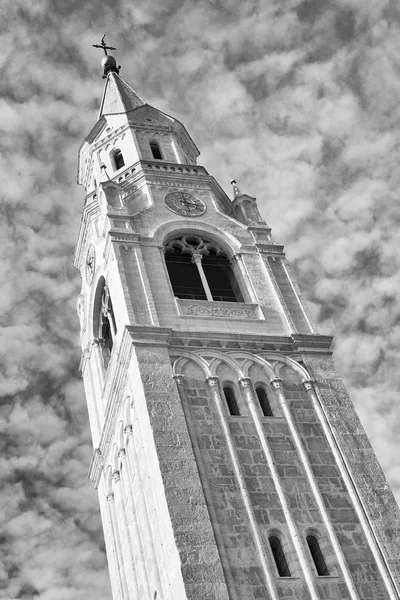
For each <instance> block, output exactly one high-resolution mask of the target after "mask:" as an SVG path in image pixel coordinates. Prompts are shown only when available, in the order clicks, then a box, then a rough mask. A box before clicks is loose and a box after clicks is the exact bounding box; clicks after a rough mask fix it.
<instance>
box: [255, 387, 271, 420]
mask: <svg viewBox="0 0 400 600" xmlns="http://www.w3.org/2000/svg"><path fill="white" fill-rule="evenodd" d="M256 394H257V398H258V401H259V403H260V407H261V410H262V413H263V415H264V417H273V416H274V413H273V412H272V409H271V405H270V403H269V400H268V396H267V392H266V391H265V389H264V388H263V387H261V386H259V387H256Z"/></svg>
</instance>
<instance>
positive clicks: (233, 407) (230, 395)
mask: <svg viewBox="0 0 400 600" xmlns="http://www.w3.org/2000/svg"><path fill="white" fill-rule="evenodd" d="M223 391H224V396H225V400H226V403H227V405H228V410H229V413H230V414H231V415H233V416H235V417H237V416H240V411H239V406H238V403H237V401H236V397H235V392H234V391H233V389H232V388H231V387H230V386H229V385H226V386H224V389H223Z"/></svg>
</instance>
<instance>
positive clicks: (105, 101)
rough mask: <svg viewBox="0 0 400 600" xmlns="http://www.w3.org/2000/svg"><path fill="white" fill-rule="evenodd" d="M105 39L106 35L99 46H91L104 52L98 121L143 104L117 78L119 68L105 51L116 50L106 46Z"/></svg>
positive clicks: (126, 85)
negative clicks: (103, 84) (103, 117)
mask: <svg viewBox="0 0 400 600" xmlns="http://www.w3.org/2000/svg"><path fill="white" fill-rule="evenodd" d="M105 37H106V34H104V35H103V37H102V38H101V42H100V44H93V47H94V48H101V49H102V50H103V51H104V56H103V59H102V61H101V66H102V67H103V79H107V81H106V85H105V88H104V93H103V98H102V101H101V106H100V111H99V119H100V118H101V117H102V116H103V115H109V114H118V113H126V112H129V111H130V110H133V109H134V108H138V106H142V105H143V104H145V102H144V101H143V100H142V98H141V97H140V96H138V95H137V94H136V92H134V91H133V89H132V88H131V87H129V85H128V84H127V83H125V81H124V80H123V79H121V77H120V76H119V71H120V69H121V66H117V61H116V60H115V58H114V57H113V56H111V54H108V53H107V50H116V48H114V46H107V44H106V40H105Z"/></svg>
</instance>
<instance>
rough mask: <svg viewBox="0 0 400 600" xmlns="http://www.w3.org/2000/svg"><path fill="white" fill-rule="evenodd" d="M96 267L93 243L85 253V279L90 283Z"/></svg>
mask: <svg viewBox="0 0 400 600" xmlns="http://www.w3.org/2000/svg"><path fill="white" fill-rule="evenodd" d="M95 268H96V252H95V249H94V246H93V244H91V245H90V246H89V248H88V251H87V255H86V281H87V282H88V284H89V285H90V284H91V283H92V281H93V276H94V270H95Z"/></svg>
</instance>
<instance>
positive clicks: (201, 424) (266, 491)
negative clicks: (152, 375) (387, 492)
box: [180, 363, 389, 600]
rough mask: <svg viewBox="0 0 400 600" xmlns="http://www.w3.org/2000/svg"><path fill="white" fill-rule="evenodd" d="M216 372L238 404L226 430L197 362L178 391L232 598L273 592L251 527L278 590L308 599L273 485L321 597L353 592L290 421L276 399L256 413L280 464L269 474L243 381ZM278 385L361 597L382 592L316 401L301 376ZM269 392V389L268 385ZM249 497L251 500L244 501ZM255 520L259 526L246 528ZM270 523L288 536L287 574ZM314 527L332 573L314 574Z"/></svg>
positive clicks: (257, 378) (381, 597)
mask: <svg viewBox="0 0 400 600" xmlns="http://www.w3.org/2000/svg"><path fill="white" fill-rule="evenodd" d="M217 372H218V375H219V380H220V383H222V382H223V381H229V382H230V383H231V384H232V385H235V390H236V394H237V395H238V403H239V406H240V411H241V416H231V415H230V414H229V412H228V410H227V408H226V407H225V415H224V420H225V422H226V424H227V430H228V432H229V433H228V437H227V434H226V429H224V427H223V423H222V422H221V416H220V413H219V411H218V410H216V406H215V399H214V398H213V395H212V393H211V391H210V388H209V386H208V384H207V382H206V377H205V374H204V372H203V371H202V369H201V368H199V367H197V366H195V365H194V364H193V363H187V364H186V366H185V368H184V377H183V378H182V380H183V384H182V385H181V386H180V395H181V401H182V406H183V408H184V412H185V415H186V421H187V423H188V429H189V433H190V438H191V443H192V445H193V447H194V449H195V456H196V462H197V467H198V470H199V473H200V479H201V483H202V486H203V490H204V495H205V499H206V503H207V506H208V512H209V515H210V518H211V522H212V526H213V530H214V536H215V539H216V541H217V545H218V548H219V554H220V556H221V561H222V564H223V565H224V572H225V579H226V581H227V583H228V587H229V591H230V594H231V595H230V597H231V598H234V597H235V598H238V599H242V598H243V599H246V600H252V599H253V598H254V599H256V598H257V599H258V598H269V597H270V591H269V590H268V586H267V580H266V579H267V575H266V572H265V569H263V565H262V561H261V558H260V552H259V549H257V543H256V537H257V535H259V536H260V539H261V540H262V554H263V555H264V556H265V557H266V558H267V562H268V571H269V573H270V575H272V578H273V581H274V586H275V590H276V597H277V598H282V599H283V598H303V599H304V600H306V599H308V598H310V597H311V595H310V590H309V586H308V587H307V585H306V581H305V577H304V565H303V566H302V565H301V564H300V561H299V557H298V553H297V552H296V551H295V549H294V547H293V539H292V538H291V536H292V533H293V532H292V533H291V532H290V531H289V528H288V522H287V515H285V510H284V507H283V505H282V502H281V499H280V497H279V494H278V490H277V488H276V486H277V485H278V486H279V487H280V489H281V490H282V491H283V494H284V497H285V503H286V505H287V506H288V507H289V509H290V513H291V516H292V518H293V520H294V522H295V525H296V531H297V534H296V535H298V536H299V537H300V539H301V545H302V546H301V547H302V551H303V554H304V556H305V557H306V558H307V561H308V568H309V569H310V571H311V572H312V573H313V580H314V585H315V589H316V590H317V591H318V596H319V597H320V598H321V599H325V598H326V599H328V598H329V599H333V598H335V599H336V598H337V599H341V600H345V599H347V598H349V597H350V596H349V591H348V586H347V585H346V583H345V580H344V578H343V575H342V573H341V569H340V567H339V563H338V560H337V557H336V556H335V553H334V551H333V549H332V547H331V544H330V542H329V536H328V535H327V532H326V523H325V521H324V518H325V517H324V516H323V515H322V514H321V512H320V510H319V508H318V506H317V502H316V500H315V496H314V494H313V490H312V489H311V487H310V481H309V479H307V476H306V473H305V470H304V465H303V464H302V460H301V457H300V456H299V454H298V451H297V449H296V446H295V444H294V441H293V438H292V434H291V431H290V428H289V426H288V423H287V421H286V419H285V418H284V417H283V416H282V412H280V411H279V406H278V404H279V403H276V400H275V401H274V407H275V408H274V410H275V413H274V414H276V416H274V417H263V418H262V425H263V430H264V434H265V438H266V440H267V444H268V447H269V451H270V452H271V455H272V458H273V462H274V465H275V466H276V469H277V474H278V475H277V477H276V476H272V473H271V470H270V468H269V465H268V462H267V460H266V456H265V452H264V450H263V447H262V444H261V440H260V438H259V435H258V433H257V430H256V427H255V424H254V422H253V419H252V418H251V415H250V414H249V412H248V411H247V409H246V403H245V402H244V400H243V395H242V396H241V395H240V394H241V393H240V389H239V385H236V384H237V376H236V375H235V374H234V372H233V371H232V370H231V369H228V368H226V367H221V368H220V369H219V370H218V371H217ZM235 378H236V382H235ZM253 378H254V383H255V382H256V381H258V382H259V381H260V374H259V373H257V372H256V370H255V371H254V373H253ZM265 383H266V382H265ZM266 385H267V383H266ZM284 391H285V395H286V398H287V401H288V405H289V409H290V412H291V415H292V417H293V420H294V423H295V426H296V428H297V431H298V433H299V436H300V439H301V443H302V445H303V447H304V449H305V452H306V455H307V459H308V461H309V463H310V465H311V468H312V473H313V476H314V478H315V481H316V483H317V486H318V489H319V490H320V492H321V494H322V498H323V502H324V505H325V507H326V511H327V514H328V516H329V519H330V522H331V524H332V526H333V529H334V532H335V534H336V537H337V540H338V542H339V544H340V547H341V550H342V552H343V555H344V557H345V561H346V564H347V568H348V570H349V572H350V574H351V578H352V580H353V582H354V587H355V589H356V593H357V595H358V597H359V599H360V600H367V599H374V600H378V599H379V600H387V599H388V598H389V596H388V593H387V590H386V588H385V586H384V583H383V581H382V578H381V575H380V573H379V570H378V568H377V565H376V563H375V560H374V557H373V555H372V553H371V550H370V548H369V546H368V542H367V540H366V537H365V535H364V531H363V528H362V526H361V525H360V523H359V521H358V518H357V515H356V513H355V511H354V509H353V506H352V501H351V498H350V496H349V493H348V490H347V489H346V486H345V484H344V481H343V480H342V478H341V477H340V473H339V471H338V468H337V466H336V464H335V458H334V456H333V455H332V452H331V451H330V447H329V443H328V441H327V440H326V439H325V436H324V433H323V431H322V429H321V427H320V425H319V423H318V417H317V415H316V414H315V411H314V408H313V406H312V404H311V402H310V400H309V399H308V397H307V395H306V393H305V392H304V390H303V388H302V386H301V383H300V382H299V381H291V380H290V378H289V380H288V381H285V382H284ZM269 394H273V391H272V390H271V389H269ZM230 444H232V448H233V450H232V448H230ZM238 470H239V475H240V477H239V478H238ZM243 487H244V489H243ZM246 497H248V498H249V500H250V506H247V507H246V503H245V498H246ZM252 518H254V521H255V527H256V533H255V530H254V528H252V523H251V519H252ZM275 531H277V532H279V534H280V535H281V537H282V539H283V540H284V542H285V543H284V548H285V553H286V557H287V559H288V562H289V567H290V570H291V574H292V577H290V578H282V577H279V576H278V573H277V570H276V567H275V563H274V560H273V557H272V554H271V551H270V548H269V544H268V535H269V534H271V532H272V533H273V532H275ZM310 531H311V532H313V531H317V532H319V534H320V544H321V548H322V550H323V553H324V556H325V559H326V562H327V564H328V567H329V571H330V576H329V577H318V576H317V574H316V571H315V567H314V565H313V563H312V559H311V556H310V554H309V551H308V548H307V545H306V542H305V537H306V535H307V532H310Z"/></svg>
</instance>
